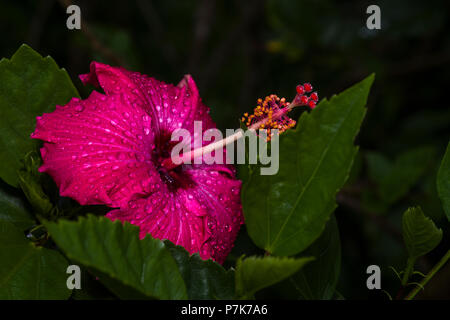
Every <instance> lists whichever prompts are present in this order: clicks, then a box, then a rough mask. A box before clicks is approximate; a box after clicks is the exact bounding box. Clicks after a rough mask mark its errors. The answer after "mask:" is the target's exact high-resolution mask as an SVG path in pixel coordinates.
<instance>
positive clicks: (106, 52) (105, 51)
mask: <svg viewBox="0 0 450 320" xmlns="http://www.w3.org/2000/svg"><path fill="white" fill-rule="evenodd" d="M58 1H59V3H60V4H61V6H62V7H63V8H64V9H66V8H67V7H68V6H70V5H72V4H73V3H72V1H71V0H58ZM81 19H82V23H81V32H83V33H84V35H85V36H86V38H87V39H88V40H89V42H90V43H91V47H92V48H93V49H94V50H95V51H97V52H99V53H100V54H101V55H102V56H104V57H105V58H106V59H108V60H110V61H111V62H112V63H114V64H116V65H118V66H122V67H126V63H125V61H124V60H123V59H122V58H120V57H119V56H117V55H116V54H115V53H114V52H113V51H112V50H111V49H110V48H108V47H107V46H105V45H104V44H103V43H102V42H101V41H100V39H98V38H97V36H96V35H95V34H94V33H92V31H91V27H90V25H89V24H88V23H87V22H86V21H85V20H84V19H83V18H81Z"/></svg>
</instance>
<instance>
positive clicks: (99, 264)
mask: <svg viewBox="0 0 450 320" xmlns="http://www.w3.org/2000/svg"><path fill="white" fill-rule="evenodd" d="M45 226H46V227H47V229H48V230H49V233H50V235H51V236H52V238H53V239H54V241H55V242H56V244H57V245H58V246H59V247H60V248H61V249H62V250H63V251H64V252H65V253H66V254H67V256H68V257H69V258H70V259H72V260H74V261H77V262H78V263H80V264H82V265H84V266H86V267H88V268H90V269H92V270H94V272H96V273H97V275H98V277H99V278H100V279H101V280H102V281H103V282H104V284H105V285H106V286H107V287H108V288H109V289H110V290H111V291H113V292H114V293H115V294H116V295H118V296H119V297H121V298H137V296H138V293H140V294H142V295H145V296H147V297H149V298H158V299H185V298H186V297H187V294H186V287H185V284H184V281H183V278H182V277H181V274H180V271H179V270H178V266H177V264H176V262H175V261H174V259H173V258H172V256H171V254H170V252H169V250H168V249H167V248H166V247H165V246H164V243H163V242H161V241H160V240H157V239H153V238H151V237H150V236H147V237H145V238H144V239H142V240H140V239H139V228H138V227H136V226H133V225H131V224H129V223H125V224H122V223H121V222H120V221H115V222H112V221H111V220H109V219H107V218H105V217H101V218H99V217H95V216H92V215H89V216H88V217H87V218H84V217H82V218H80V219H79V220H78V221H76V222H72V221H67V220H60V221H59V222H58V223H54V222H46V223H45ZM119 284H120V285H119ZM126 289H127V290H126Z"/></svg>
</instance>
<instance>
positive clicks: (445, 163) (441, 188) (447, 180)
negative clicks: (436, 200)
mask: <svg viewBox="0 0 450 320" xmlns="http://www.w3.org/2000/svg"><path fill="white" fill-rule="evenodd" d="M437 190H438V194H439V197H440V198H441V201H442V205H443V207H444V211H445V214H446V215H447V219H448V220H449V221H450V143H449V144H448V146H447V150H446V151H445V155H444V158H443V159H442V162H441V166H440V168H439V171H438V176H437Z"/></svg>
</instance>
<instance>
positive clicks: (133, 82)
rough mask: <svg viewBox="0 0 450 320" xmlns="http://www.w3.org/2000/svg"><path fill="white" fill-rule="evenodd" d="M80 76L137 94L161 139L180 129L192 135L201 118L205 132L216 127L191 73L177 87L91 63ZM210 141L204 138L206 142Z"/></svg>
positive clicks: (111, 90) (112, 89) (110, 89)
mask: <svg viewBox="0 0 450 320" xmlns="http://www.w3.org/2000/svg"><path fill="white" fill-rule="evenodd" d="M80 79H81V80H82V81H83V82H84V83H90V84H92V85H95V86H100V87H102V88H103V90H104V91H105V93H106V94H117V93H121V92H123V91H127V92H128V94H130V95H134V96H135V99H136V100H138V101H141V102H142V103H143V104H144V105H146V108H148V110H149V113H150V114H151V115H152V118H153V119H154V128H153V130H154V131H155V135H156V136H158V137H160V138H164V139H167V138H170V134H171V133H172V132H173V131H174V130H175V129H177V128H183V129H186V130H188V131H189V132H190V133H191V134H193V133H194V121H201V123H202V131H205V130H207V129H210V128H215V124H214V122H213V121H212V119H211V117H210V116H209V108H207V107H206V106H205V105H204V104H203V103H202V101H201V98H200V95H199V92H198V88H197V85H196V84H195V81H194V80H193V79H192V77H191V76H190V75H186V76H185V77H184V78H183V79H182V80H181V81H180V83H179V84H178V86H174V85H172V84H167V83H164V82H161V81H158V80H156V79H154V78H150V77H148V76H146V75H143V74H141V73H139V72H131V71H128V70H125V69H123V68H118V67H111V66H108V65H105V64H102V63H99V62H92V63H91V68H90V73H89V74H84V75H80ZM165 135H169V137H167V136H165ZM157 143H158V141H157ZM193 143H194V142H193V141H192V144H193ZM208 143H209V142H207V141H205V142H204V143H203V144H204V145H205V144H208Z"/></svg>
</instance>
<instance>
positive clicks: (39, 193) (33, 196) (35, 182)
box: [17, 152, 57, 217]
mask: <svg viewBox="0 0 450 320" xmlns="http://www.w3.org/2000/svg"><path fill="white" fill-rule="evenodd" d="M41 162H42V161H41V158H40V157H39V155H38V154H37V153H36V152H30V153H28V154H27V155H26V156H25V158H24V160H23V166H22V168H21V169H20V170H19V171H18V172H17V174H18V178H19V185H20V187H21V189H22V191H23V193H24V194H25V196H26V197H27V199H28V202H29V203H30V204H31V206H32V207H33V209H34V211H35V213H36V214H39V215H42V216H44V217H48V216H50V215H52V213H53V214H54V212H56V210H57V209H56V208H55V207H54V206H53V204H52V203H51V201H50V199H49V197H48V196H47V195H46V194H45V192H44V189H43V186H42V185H43V181H42V180H43V178H44V177H43V174H42V173H40V172H38V168H39V167H40V165H41ZM45 177H48V176H45Z"/></svg>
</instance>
